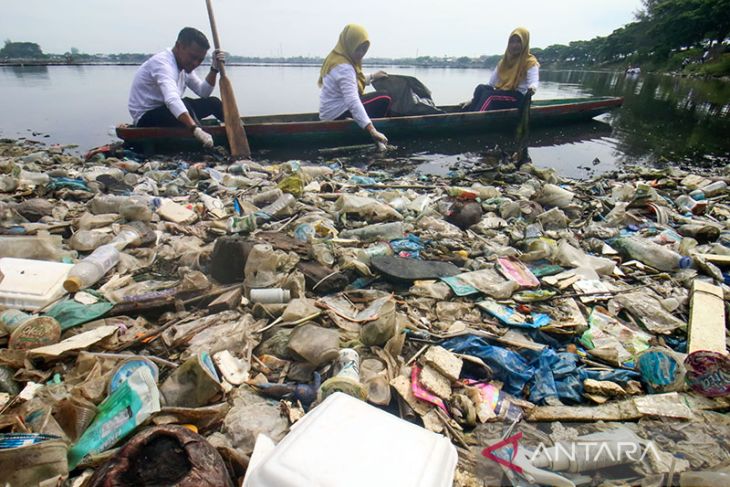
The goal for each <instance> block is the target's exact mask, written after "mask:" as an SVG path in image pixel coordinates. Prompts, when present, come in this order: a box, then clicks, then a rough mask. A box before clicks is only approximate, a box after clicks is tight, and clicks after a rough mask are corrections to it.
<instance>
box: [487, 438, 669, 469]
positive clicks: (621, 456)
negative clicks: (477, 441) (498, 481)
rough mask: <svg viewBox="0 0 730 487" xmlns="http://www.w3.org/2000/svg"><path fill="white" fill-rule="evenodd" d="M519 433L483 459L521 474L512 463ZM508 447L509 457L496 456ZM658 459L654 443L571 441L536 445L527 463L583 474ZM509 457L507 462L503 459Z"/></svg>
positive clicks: (488, 449)
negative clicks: (591, 470)
mask: <svg viewBox="0 0 730 487" xmlns="http://www.w3.org/2000/svg"><path fill="white" fill-rule="evenodd" d="M521 439H522V432H519V433H516V434H514V435H512V436H510V437H509V438H506V439H503V440H501V441H499V442H497V443H495V444H493V445H490V446H488V447H487V448H485V449H484V450H482V456H484V457H485V458H488V459H490V460H492V461H495V462H497V463H499V464H500V465H502V466H504V467H506V468H509V469H510V470H513V471H515V472H517V473H519V474H522V473H523V468H522V467H521V466H520V465H517V464H515V463H513V461H514V460H515V458H517V453H518V451H519V441H520V440H521ZM508 446H511V447H512V448H511V450H512V451H511V452H509V450H508V452H509V454H508V455H504V454H500V455H499V456H498V455H497V454H496V452H497V451H499V450H501V449H502V448H505V447H508ZM649 454H651V455H652V457H653V458H660V456H659V451H658V450H657V448H656V446H655V445H654V442H653V441H647V442H641V443H639V442H635V441H590V440H583V441H574V442H570V443H556V444H555V445H554V446H546V445H545V444H544V443H539V444H538V445H537V448H536V449H535V450H534V451H533V452H532V454H531V455H530V456H529V457H527V460H528V461H529V462H530V463H531V464H532V465H530V466H531V467H546V466H550V465H551V466H554V467H557V466H561V467H563V468H559V469H558V470H572V471H582V470H589V469H596V468H603V467H608V466H612V465H620V464H625V463H634V462H641V461H642V460H643V459H644V458H645V457H646V456H647V455H649ZM505 457H506V458H508V460H507V459H505Z"/></svg>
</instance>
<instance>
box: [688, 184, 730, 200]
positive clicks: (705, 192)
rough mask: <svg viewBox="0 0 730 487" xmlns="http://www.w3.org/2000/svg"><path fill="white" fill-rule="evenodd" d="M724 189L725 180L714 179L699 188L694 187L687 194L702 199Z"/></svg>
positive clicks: (725, 185) (717, 193) (725, 186)
mask: <svg viewBox="0 0 730 487" xmlns="http://www.w3.org/2000/svg"><path fill="white" fill-rule="evenodd" d="M726 190H727V183H726V182H725V181H715V182H714V183H710V184H708V185H707V186H704V187H702V188H700V189H695V190H694V191H692V192H691V193H690V194H689V195H690V196H691V197H692V198H693V199H695V200H704V199H707V198H712V197H713V196H717V195H719V194H721V193H724V192H725V191H726Z"/></svg>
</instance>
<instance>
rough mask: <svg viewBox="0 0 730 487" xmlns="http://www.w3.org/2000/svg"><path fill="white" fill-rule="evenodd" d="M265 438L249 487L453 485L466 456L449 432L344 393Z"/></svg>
mask: <svg viewBox="0 0 730 487" xmlns="http://www.w3.org/2000/svg"><path fill="white" fill-rule="evenodd" d="M263 443H264V444H263V445H262V446H264V447H265V448H263V450H264V451H263V454H259V455H257V452H256V449H257V448H259V441H257V442H256V448H255V449H254V453H253V456H252V459H251V460H252V464H251V465H250V466H249V469H248V471H247V472H246V478H245V479H244V482H243V487H299V486H302V485H306V486H308V487H342V486H347V487H373V486H378V487H387V486H394V487H395V486H397V487H451V485H452V483H453V478H454V470H455V468H456V462H457V460H458V458H457V454H456V448H454V446H453V445H452V444H451V442H450V441H449V440H448V439H446V438H445V437H443V436H441V435H437V434H436V433H432V432H431V431H428V430H426V429H423V428H421V427H419V426H416V425H414V424H411V423H409V422H407V421H404V420H402V419H400V418H398V417H396V416H393V415H392V414H389V413H387V412H385V411H382V410H380V409H378V408H376V407H373V406H370V405H369V404H367V403H365V402H363V401H359V400H357V399H355V398H353V397H350V396H348V395H346V394H342V393H340V392H337V393H335V394H332V395H331V396H329V397H328V398H327V399H326V400H325V401H323V402H322V404H320V405H319V406H317V407H316V408H314V409H313V410H312V411H310V412H309V413H308V414H307V415H305V416H304V418H302V419H301V420H299V422H297V423H295V424H294V426H292V429H291V431H290V432H289V434H288V435H287V436H286V437H284V439H283V440H281V442H280V443H279V444H278V445H276V447H274V448H271V445H270V444H269V445H268V446H267V444H266V443H267V442H263ZM266 450H270V451H268V454H267V452H266ZM253 460H256V462H254V461H253Z"/></svg>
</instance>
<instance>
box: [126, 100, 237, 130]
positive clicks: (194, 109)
mask: <svg viewBox="0 0 730 487" xmlns="http://www.w3.org/2000/svg"><path fill="white" fill-rule="evenodd" d="M182 101H183V103H185V107H186V108H187V109H188V113H189V114H190V116H191V117H193V120H195V123H200V120H201V119H203V118H205V117H207V116H209V115H213V116H214V117H215V118H217V119H218V120H220V121H223V104H222V103H221V101H220V99H219V98H216V97H215V96H209V97H208V98H188V97H185V98H183V99H182ZM182 126H183V123H182V122H180V120H178V119H177V118H175V116H174V115H173V114H172V112H170V109H169V108H167V107H166V106H165V105H162V106H161V107H158V108H154V109H152V110H150V111H148V112H146V113H145V114H144V115H142V118H140V119H139V122H137V127H182Z"/></svg>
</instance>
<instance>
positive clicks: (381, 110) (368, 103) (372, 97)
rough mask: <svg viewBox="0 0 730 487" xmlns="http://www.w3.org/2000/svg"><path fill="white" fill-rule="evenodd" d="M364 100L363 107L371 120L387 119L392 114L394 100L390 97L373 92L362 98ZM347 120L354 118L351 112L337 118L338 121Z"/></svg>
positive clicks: (348, 111)
mask: <svg viewBox="0 0 730 487" xmlns="http://www.w3.org/2000/svg"><path fill="white" fill-rule="evenodd" d="M360 99H361V100H362V106H363V107H365V113H367V114H368V117H370V118H383V117H387V116H388V113H389V112H390V102H391V101H392V98H391V97H390V95H384V94H383V93H378V92H377V91H376V92H373V93H368V94H366V95H363V96H361V97H360ZM346 118H352V114H351V113H350V110H347V111H346V112H345V113H343V114H342V115H340V116H339V117H337V118H336V120H344V119H346Z"/></svg>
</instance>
